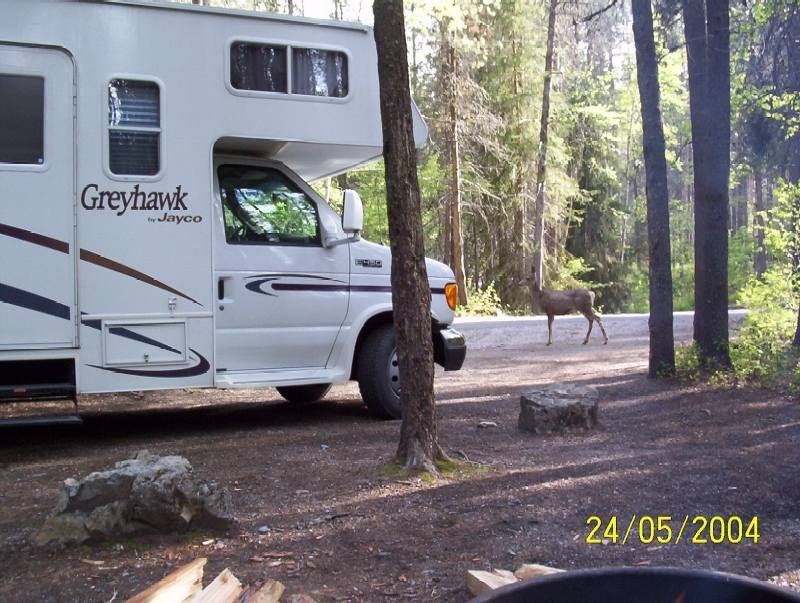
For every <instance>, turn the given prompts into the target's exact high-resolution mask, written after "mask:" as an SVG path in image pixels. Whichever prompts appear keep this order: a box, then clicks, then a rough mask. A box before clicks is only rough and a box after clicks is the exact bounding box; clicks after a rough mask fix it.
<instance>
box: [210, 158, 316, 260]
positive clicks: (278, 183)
mask: <svg viewBox="0 0 800 603" xmlns="http://www.w3.org/2000/svg"><path fill="white" fill-rule="evenodd" d="M217 175H218V179H219V189H220V197H221V198H222V211H223V217H224V220H225V240H226V241H227V242H228V243H233V244H252V243H261V244H272V245H319V244H320V236H319V220H318V219H317V207H316V204H315V203H314V202H313V201H312V200H311V199H310V198H309V197H308V195H306V194H305V193H304V192H303V191H302V190H300V188H299V187H298V186H297V185H296V184H295V183H294V182H292V181H291V180H289V179H288V178H287V177H286V176H285V175H284V174H282V173H281V172H279V171H278V170H275V169H272V168H265V167H258V166H248V165H223V166H221V167H220V168H219V172H218V174H217Z"/></svg>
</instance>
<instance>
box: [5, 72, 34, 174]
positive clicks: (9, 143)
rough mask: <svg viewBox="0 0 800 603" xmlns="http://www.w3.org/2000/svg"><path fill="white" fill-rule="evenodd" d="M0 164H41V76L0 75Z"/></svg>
mask: <svg viewBox="0 0 800 603" xmlns="http://www.w3.org/2000/svg"><path fill="white" fill-rule="evenodd" d="M0 163H21V164H34V165H38V164H41V163H44V78H41V77H33V76H29V75H7V74H0Z"/></svg>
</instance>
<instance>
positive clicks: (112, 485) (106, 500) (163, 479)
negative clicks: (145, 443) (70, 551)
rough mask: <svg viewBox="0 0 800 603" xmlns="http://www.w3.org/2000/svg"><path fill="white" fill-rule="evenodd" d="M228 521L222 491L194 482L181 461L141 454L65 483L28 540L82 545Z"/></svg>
mask: <svg viewBox="0 0 800 603" xmlns="http://www.w3.org/2000/svg"><path fill="white" fill-rule="evenodd" d="M234 521H235V519H234V516H233V505H232V502H231V497H230V493H229V492H228V491H227V490H226V489H225V488H221V487H220V486H218V485H217V484H216V483H214V482H206V481H202V480H198V479H196V478H194V477H193V476H192V466H191V464H190V463H189V461H188V460H186V459H185V458H183V457H180V456H158V455H153V454H150V453H149V452H147V451H142V452H140V453H139V454H137V455H136V457H135V458H133V459H128V460H125V461H120V462H118V463H116V464H115V465H114V469H110V470H108V471H99V472H95V473H91V474H89V475H87V476H86V477H85V478H83V479H82V480H75V479H67V480H65V481H64V484H63V486H62V489H61V491H60V492H59V495H58V501H57V503H56V508H55V511H54V513H53V515H51V516H50V517H49V518H48V519H47V521H46V522H45V524H44V525H43V526H42V528H41V529H40V530H39V532H37V534H36V535H35V536H34V541H35V542H36V543H38V544H45V543H47V542H53V541H56V542H64V543H67V542H84V541H86V540H89V539H90V538H114V537H119V536H127V535H131V534H138V533H142V532H154V531H155V532H172V531H184V530H187V529H189V528H192V527H206V528H227V527H230V525H231V524H232V523H233V522H234Z"/></svg>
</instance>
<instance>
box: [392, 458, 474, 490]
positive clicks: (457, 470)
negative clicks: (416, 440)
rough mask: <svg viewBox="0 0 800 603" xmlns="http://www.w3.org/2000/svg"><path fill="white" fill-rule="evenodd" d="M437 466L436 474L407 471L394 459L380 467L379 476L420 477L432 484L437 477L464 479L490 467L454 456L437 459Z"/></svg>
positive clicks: (405, 478)
mask: <svg viewBox="0 0 800 603" xmlns="http://www.w3.org/2000/svg"><path fill="white" fill-rule="evenodd" d="M436 468H437V469H438V470H439V475H438V476H436V475H434V474H433V473H431V472H430V471H407V470H406V469H404V468H403V467H402V465H400V464H398V463H397V461H395V460H394V459H393V460H391V461H389V462H388V463H384V464H383V465H380V466H379V467H378V471H377V473H378V476H379V477H383V478H386V479H392V480H412V479H419V480H420V481H422V482H423V483H426V484H431V483H433V482H435V481H436V480H437V479H464V478H467V477H472V476H476V475H485V474H486V473H488V472H489V468H488V467H485V466H484V465H479V464H477V463H467V462H464V461H458V460H456V459H452V458H449V457H448V458H445V459H439V460H438V461H436Z"/></svg>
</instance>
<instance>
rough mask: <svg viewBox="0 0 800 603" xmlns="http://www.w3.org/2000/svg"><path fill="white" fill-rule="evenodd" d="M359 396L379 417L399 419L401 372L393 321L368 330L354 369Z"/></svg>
mask: <svg viewBox="0 0 800 603" xmlns="http://www.w3.org/2000/svg"><path fill="white" fill-rule="evenodd" d="M356 380H357V381H358V389H359V390H360V391H361V399H362V400H364V404H366V405H367V408H368V409H369V410H370V412H371V413H372V414H373V415H375V416H376V417H378V418H380V419H399V418H400V417H401V409H400V373H399V371H398V369H397V350H396V346H395V333H394V328H393V327H392V325H383V326H382V327H379V328H377V329H376V330H375V331H373V332H372V333H370V334H369V335H368V336H367V338H366V339H365V340H364V343H363V344H362V346H361V351H360V352H359V354H358V364H357V369H356Z"/></svg>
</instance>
